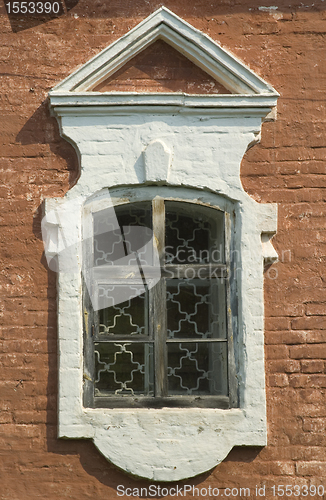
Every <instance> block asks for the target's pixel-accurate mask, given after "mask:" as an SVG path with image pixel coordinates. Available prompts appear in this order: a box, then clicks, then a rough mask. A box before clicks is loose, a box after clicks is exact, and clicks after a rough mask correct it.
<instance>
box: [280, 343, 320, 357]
mask: <svg viewBox="0 0 326 500" xmlns="http://www.w3.org/2000/svg"><path fill="white" fill-rule="evenodd" d="M289 355H290V358H293V359H326V344H310V345H299V346H291V347H290V348H289Z"/></svg>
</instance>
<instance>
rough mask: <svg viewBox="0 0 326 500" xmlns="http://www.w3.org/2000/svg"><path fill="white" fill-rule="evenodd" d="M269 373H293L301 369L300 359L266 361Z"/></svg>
mask: <svg viewBox="0 0 326 500" xmlns="http://www.w3.org/2000/svg"><path fill="white" fill-rule="evenodd" d="M266 365H267V368H268V372H269V373H277V372H281V373H283V372H284V373H295V372H300V371H301V365H300V361H298V360H294V359H291V360H283V359H282V360H272V361H267V362H266Z"/></svg>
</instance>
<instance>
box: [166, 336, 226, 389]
mask: <svg viewBox="0 0 326 500" xmlns="http://www.w3.org/2000/svg"><path fill="white" fill-rule="evenodd" d="M226 369H227V349H226V344H224V343H213V342H209V343H206V342H205V343H197V342H194V343H183V342H182V343H181V342H180V343H173V344H168V384H169V385H168V387H169V389H168V392H169V394H170V395H175V394H183V395H189V396H193V395H209V394H215V395H225V394H226V393H227V384H226V380H227V378H226Z"/></svg>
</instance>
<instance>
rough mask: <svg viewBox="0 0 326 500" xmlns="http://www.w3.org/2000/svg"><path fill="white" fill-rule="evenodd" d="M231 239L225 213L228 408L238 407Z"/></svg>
mask: <svg viewBox="0 0 326 500" xmlns="http://www.w3.org/2000/svg"><path fill="white" fill-rule="evenodd" d="M232 240H233V238H232V221H231V216H230V214H229V213H228V212H225V257H226V263H227V266H228V268H229V274H230V279H228V280H226V315H227V318H226V324H227V336H228V386H229V399H230V408H234V407H237V406H238V394H237V393H238V390H237V382H236V381H237V378H236V366H235V356H234V343H233V339H234V334H235V329H236V324H235V322H236V318H237V311H236V309H237V304H236V302H235V301H236V294H235V293H234V290H232V293H231V288H232V287H234V286H235V281H234V278H235V277H234V276H233V274H234V273H233V262H232V261H231V257H232V256H234V255H235V252H232V248H233V241H232Z"/></svg>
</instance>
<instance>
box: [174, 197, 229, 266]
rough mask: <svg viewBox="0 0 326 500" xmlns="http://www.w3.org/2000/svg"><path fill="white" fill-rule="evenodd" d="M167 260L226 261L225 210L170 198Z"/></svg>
mask: <svg viewBox="0 0 326 500" xmlns="http://www.w3.org/2000/svg"><path fill="white" fill-rule="evenodd" d="M165 213H166V228H165V252H166V253H165V255H166V256H165V261H166V263H167V264H186V263H187V264H191V263H192V264H200V263H208V262H211V263H214V264H223V263H224V214H223V212H221V211H219V210H216V209H213V208H207V207H202V206H198V205H195V204H193V203H181V202H171V201H169V202H166V205H165Z"/></svg>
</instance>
